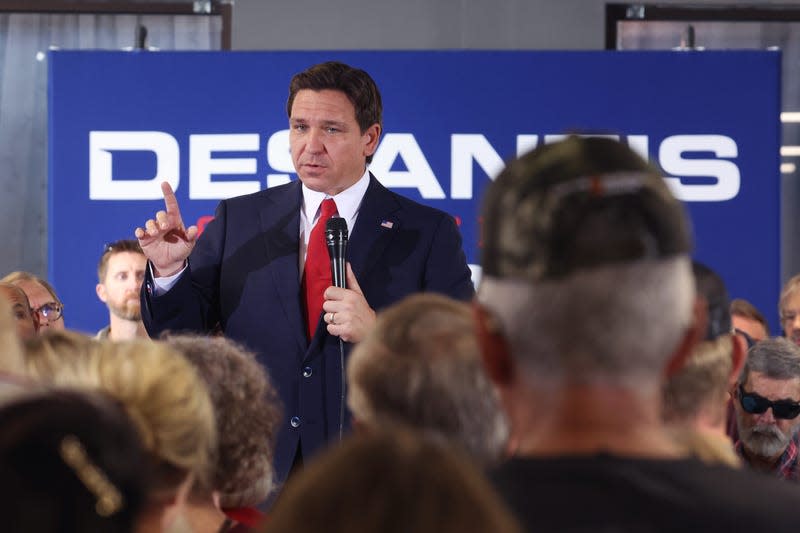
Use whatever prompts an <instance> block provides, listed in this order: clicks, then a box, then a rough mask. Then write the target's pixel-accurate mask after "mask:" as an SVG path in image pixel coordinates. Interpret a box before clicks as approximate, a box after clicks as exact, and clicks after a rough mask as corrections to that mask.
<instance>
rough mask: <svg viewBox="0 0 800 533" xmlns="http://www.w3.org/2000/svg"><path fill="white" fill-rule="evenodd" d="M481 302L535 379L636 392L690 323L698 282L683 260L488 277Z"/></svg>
mask: <svg viewBox="0 0 800 533" xmlns="http://www.w3.org/2000/svg"><path fill="white" fill-rule="evenodd" d="M478 300H479V301H480V302H481V303H482V304H483V305H484V306H486V307H487V308H488V309H489V310H490V311H491V312H492V313H493V314H494V315H495V316H496V317H497V318H498V319H499V320H500V323H501V324H502V328H503V333H504V334H505V337H506V339H507V340H508V342H509V346H510V349H511V351H512V354H513V356H514V357H515V358H516V360H517V361H518V362H519V364H520V365H521V366H522V367H523V368H524V369H526V370H527V371H528V374H529V377H530V378H532V379H535V380H538V381H546V382H553V381H563V382H570V383H606V384H614V385H623V386H627V387H634V388H635V387H637V386H639V385H643V384H645V383H649V384H652V383H653V382H655V381H657V380H658V379H660V374H661V370H663V367H664V366H665V364H666V363H667V360H668V358H669V356H670V355H671V354H672V353H673V352H674V350H675V349H676V348H677V346H678V343H679V341H680V339H681V336H682V334H683V333H684V332H685V330H686V328H687V327H688V325H689V324H690V322H691V319H692V306H693V301H694V279H693V277H692V270H691V264H690V262H689V259H688V258H687V257H686V256H683V255H680V256H675V257H672V258H669V259H660V260H641V261H636V262H631V263H618V264H613V265H608V266H602V267H598V268H592V269H587V270H583V271H578V272H576V273H574V274H571V275H569V276H567V277H565V278H563V279H557V280H553V281H544V282H531V281H528V280H524V279H498V278H493V277H491V276H484V278H483V280H482V282H481V286H480V288H479V290H478Z"/></svg>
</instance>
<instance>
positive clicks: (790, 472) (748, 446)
mask: <svg viewBox="0 0 800 533" xmlns="http://www.w3.org/2000/svg"><path fill="white" fill-rule="evenodd" d="M734 398H735V402H734V406H735V409H736V422H737V426H738V429H739V441H738V442H737V443H736V452H737V453H738V454H739V455H740V456H741V458H742V460H743V461H744V462H745V463H746V464H748V465H749V466H750V467H752V468H753V469H756V470H762V471H766V472H772V473H774V475H775V476H777V477H779V478H781V479H789V480H792V481H800V467H798V445H800V442H799V441H798V438H799V437H798V430H800V416H798V415H800V403H798V400H800V348H799V347H797V346H796V345H795V344H794V343H792V342H790V341H788V340H786V339H784V338H781V337H775V338H770V339H765V340H763V341H761V342H759V343H757V344H756V345H755V346H753V347H752V348H751V349H750V351H749V352H748V354H747V360H746V361H745V365H744V368H743V369H742V374H741V376H740V377H739V382H738V384H737V386H736V390H735V391H734Z"/></svg>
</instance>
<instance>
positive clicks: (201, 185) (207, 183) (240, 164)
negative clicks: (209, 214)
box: [189, 133, 261, 200]
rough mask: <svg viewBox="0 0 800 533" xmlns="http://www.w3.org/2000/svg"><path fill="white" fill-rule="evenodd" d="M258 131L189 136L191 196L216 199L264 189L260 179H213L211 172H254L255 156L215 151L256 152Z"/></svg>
mask: <svg viewBox="0 0 800 533" xmlns="http://www.w3.org/2000/svg"><path fill="white" fill-rule="evenodd" d="M259 142H260V141H259V137H258V134H257V133H243V134H215V135H199V134H195V135H189V198H194V199H197V200H216V199H224V198H230V197H232V196H241V195H243V194H250V193H254V192H258V191H260V190H261V182H259V181H211V176H212V175H215V174H216V175H221V174H225V175H233V174H249V175H252V174H255V173H256V170H257V168H258V167H257V161H256V159H255V158H254V157H246V158H245V157H227V158H214V157H212V156H211V154H212V152H257V151H258V145H259Z"/></svg>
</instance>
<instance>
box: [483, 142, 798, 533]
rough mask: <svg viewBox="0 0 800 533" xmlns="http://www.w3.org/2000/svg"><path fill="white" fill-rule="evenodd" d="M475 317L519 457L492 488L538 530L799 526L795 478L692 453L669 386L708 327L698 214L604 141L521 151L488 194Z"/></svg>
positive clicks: (636, 160)
mask: <svg viewBox="0 0 800 533" xmlns="http://www.w3.org/2000/svg"><path fill="white" fill-rule="evenodd" d="M483 217H484V226H483V229H484V233H483V246H484V247H483V252H484V254H483V261H482V266H483V281H482V283H481V286H480V288H479V291H478V296H477V300H478V309H477V313H476V314H477V317H478V329H479V335H480V336H481V339H482V341H481V342H482V347H483V357H484V361H485V365H486V367H487V370H488V372H489V375H490V377H491V378H492V380H493V381H494V383H495V385H496V386H497V387H498V389H499V391H500V395H501V398H502V401H503V403H504V406H505V408H506V411H507V412H508V413H509V417H510V422H511V427H512V434H513V435H514V437H515V439H516V440H517V441H518V442H519V446H518V453H517V456H516V457H514V458H513V459H511V460H509V461H508V462H507V463H506V464H504V465H502V466H501V467H499V468H498V469H496V470H495V471H494V472H493V475H492V477H493V480H494V483H495V486H496V487H497V488H498V490H499V491H500V493H501V494H502V495H503V496H504V497H505V498H506V501H507V502H508V503H509V504H510V506H511V508H512V509H513V510H515V511H516V512H517V515H518V517H519V518H520V519H521V521H522V522H523V524H524V525H525V526H526V527H527V528H528V529H529V530H530V531H537V532H541V531H687V530H693V531H720V532H726V533H728V532H729V531H731V530H747V529H750V528H752V529H753V530H761V531H790V530H794V529H796V523H797V520H796V518H795V515H796V511H795V509H796V507H797V504H798V502H800V497H798V495H797V494H796V493H795V492H794V491H792V490H789V489H790V487H787V486H786V485H782V484H780V483H775V482H774V481H773V480H770V479H767V478H764V477H762V476H757V475H755V474H753V473H751V472H748V471H741V470H735V469H731V468H726V467H720V466H711V465H706V464H704V463H701V462H700V461H698V460H697V459H687V458H683V457H681V454H680V451H679V449H678V448H677V445H676V444H675V443H674V442H673V441H672V440H671V439H670V437H669V436H668V435H667V433H666V431H665V427H664V424H663V422H662V419H661V409H662V396H661V384H662V381H663V378H664V377H665V376H666V375H670V374H672V373H674V372H675V371H676V370H677V369H678V368H680V367H681V366H682V364H683V361H684V359H685V358H686V357H687V356H688V355H689V354H690V353H691V350H692V348H693V346H694V345H695V344H696V342H697V341H698V340H699V339H700V338H701V337H702V333H703V332H704V331H705V327H706V318H705V305H702V304H701V303H700V302H699V300H697V299H696V298H695V290H694V282H693V278H692V270H691V262H690V259H689V252H690V249H691V238H690V229H689V223H688V220H687V218H686V215H685V213H684V210H683V208H682V206H681V205H680V203H679V202H678V201H677V200H675V198H674V197H673V196H672V195H671V194H670V192H669V190H668V189H667V186H666V184H665V183H664V181H663V180H662V179H661V177H660V175H659V173H658V172H657V171H656V170H654V169H653V168H652V167H650V166H649V165H648V164H647V163H646V162H645V161H643V160H642V159H641V158H640V157H639V156H638V155H636V154H635V153H634V152H633V151H631V150H630V149H629V148H627V147H626V146H625V145H623V144H620V143H618V142H615V141H611V140H608V139H601V138H588V139H581V138H578V137H570V138H568V139H567V140H565V141H563V142H560V143H556V144H548V145H543V146H541V147H539V148H537V149H536V150H534V151H533V152H531V153H529V154H527V155H525V156H523V157H521V158H520V159H518V160H516V161H513V162H512V163H510V164H509V166H508V167H507V168H506V169H505V170H504V171H503V172H502V173H501V174H500V176H498V178H497V179H496V180H495V182H494V183H493V184H492V185H490V187H489V190H488V191H487V194H486V197H485V200H484V206H483Z"/></svg>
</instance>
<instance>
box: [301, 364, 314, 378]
mask: <svg viewBox="0 0 800 533" xmlns="http://www.w3.org/2000/svg"><path fill="white" fill-rule="evenodd" d="M313 373H314V371H313V370H312V368H311V367H310V366H307V367H305V368H304V369H303V377H304V378H310V377H311V374H313Z"/></svg>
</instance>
